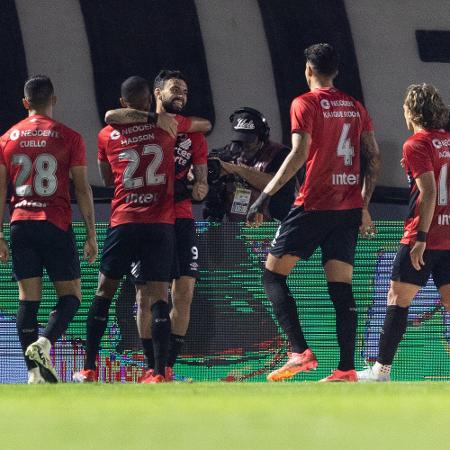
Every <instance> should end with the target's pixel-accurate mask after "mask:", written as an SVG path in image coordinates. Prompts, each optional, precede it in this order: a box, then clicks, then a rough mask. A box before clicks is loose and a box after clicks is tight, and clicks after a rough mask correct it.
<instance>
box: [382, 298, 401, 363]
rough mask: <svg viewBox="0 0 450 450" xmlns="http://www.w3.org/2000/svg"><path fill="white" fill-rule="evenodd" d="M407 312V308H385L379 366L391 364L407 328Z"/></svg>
mask: <svg viewBox="0 0 450 450" xmlns="http://www.w3.org/2000/svg"><path fill="white" fill-rule="evenodd" d="M408 310H409V308H408V307H406V308H402V307H401V306H397V305H392V306H388V307H387V312H386V317H385V319H384V324H383V328H382V329H381V336H380V344H379V351H378V359H377V361H378V362H379V363H380V364H388V365H391V364H392V361H393V360H394V356H395V353H396V351H397V348H398V345H399V344H400V341H401V340H402V337H403V335H404V334H405V331H406V327H407V326H408Z"/></svg>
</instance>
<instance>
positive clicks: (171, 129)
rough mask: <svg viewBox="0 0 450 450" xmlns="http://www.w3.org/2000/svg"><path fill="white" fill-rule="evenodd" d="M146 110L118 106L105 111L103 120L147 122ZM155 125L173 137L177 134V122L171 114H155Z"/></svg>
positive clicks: (111, 122) (117, 122)
mask: <svg viewBox="0 0 450 450" xmlns="http://www.w3.org/2000/svg"><path fill="white" fill-rule="evenodd" d="M150 114H154V113H149V112H148V111H140V110H138V109H133V108H118V109H112V110H110V111H107V112H106V114H105V122H106V123H107V124H108V125H111V124H123V123H146V122H148V119H149V115H150ZM155 117H156V126H157V127H159V128H161V129H162V130H164V131H166V132H167V133H169V134H170V135H171V136H173V137H175V136H176V135H177V126H178V122H177V121H176V119H175V116H174V115H173V114H168V113H165V112H161V113H159V114H156V115H155Z"/></svg>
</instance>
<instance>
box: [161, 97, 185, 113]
mask: <svg viewBox="0 0 450 450" xmlns="http://www.w3.org/2000/svg"><path fill="white" fill-rule="evenodd" d="M162 106H163V108H164V111H166V112H167V113H169V114H179V113H180V112H181V110H182V109H183V108H176V107H174V106H173V104H172V102H169V101H167V100H166V101H163V102H162Z"/></svg>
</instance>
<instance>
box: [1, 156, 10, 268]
mask: <svg viewBox="0 0 450 450" xmlns="http://www.w3.org/2000/svg"><path fill="white" fill-rule="evenodd" d="M7 191H8V172H7V170H6V166H5V165H0V261H1V262H6V261H8V258H9V248H8V243H7V242H6V241H5V238H4V235H3V218H4V215H5V208H6V194H7Z"/></svg>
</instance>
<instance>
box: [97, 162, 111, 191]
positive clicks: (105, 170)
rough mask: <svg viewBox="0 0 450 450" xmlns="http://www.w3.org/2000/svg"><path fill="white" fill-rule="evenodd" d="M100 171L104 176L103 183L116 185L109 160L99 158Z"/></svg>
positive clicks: (107, 185)
mask: <svg viewBox="0 0 450 450" xmlns="http://www.w3.org/2000/svg"><path fill="white" fill-rule="evenodd" d="M97 165H98V171H99V172H100V176H101V177H102V181H103V185H104V186H105V187H113V186H114V174H113V171H112V169H111V166H110V164H109V162H107V161H100V160H97Z"/></svg>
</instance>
